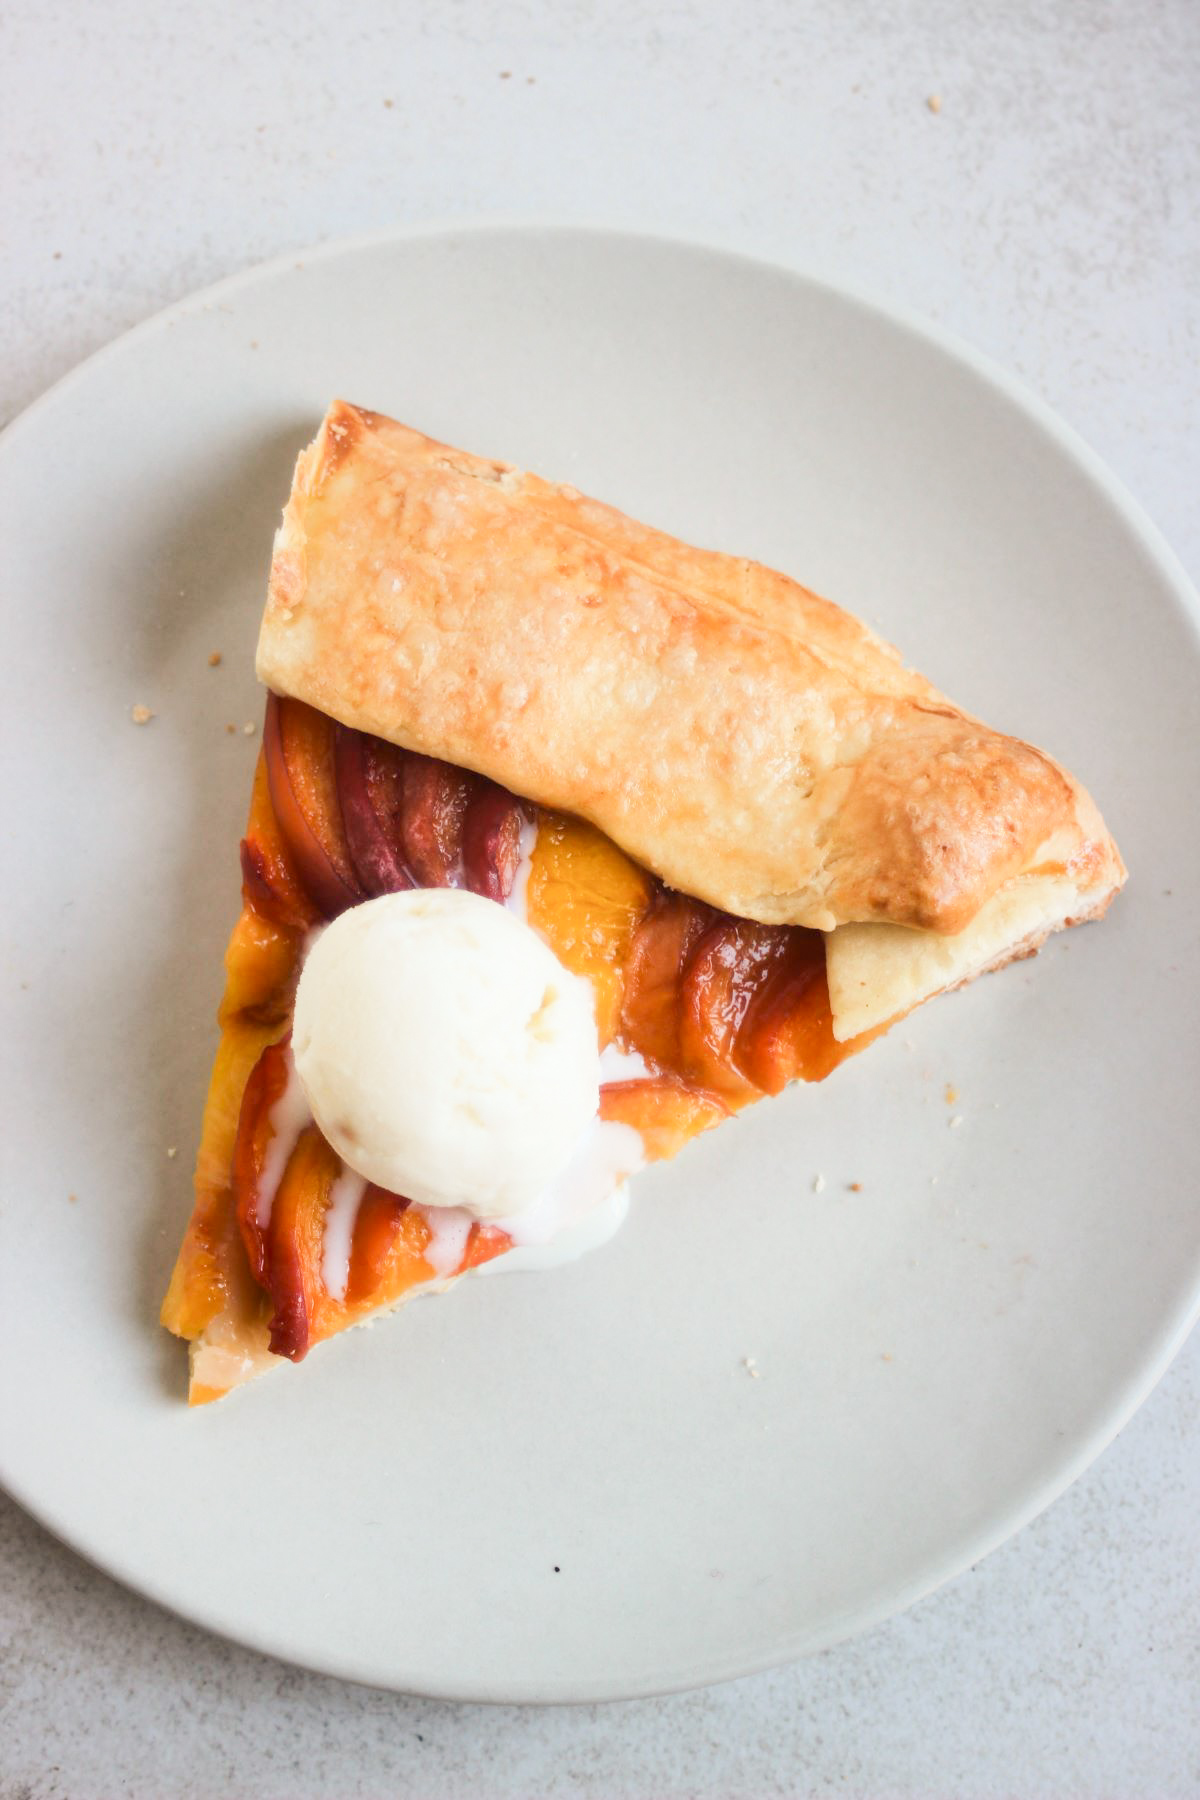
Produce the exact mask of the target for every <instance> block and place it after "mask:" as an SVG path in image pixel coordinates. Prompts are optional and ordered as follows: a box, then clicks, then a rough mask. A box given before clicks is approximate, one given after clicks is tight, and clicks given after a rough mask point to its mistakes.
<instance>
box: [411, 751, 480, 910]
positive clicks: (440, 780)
mask: <svg viewBox="0 0 1200 1800" xmlns="http://www.w3.org/2000/svg"><path fill="white" fill-rule="evenodd" d="M474 785H475V777H474V776H472V775H468V774H467V772H466V771H465V770H464V769H456V768H454V767H453V766H452V765H451V764H450V763H444V762H439V761H438V760H437V758H436V757H433V756H417V755H415V754H414V755H411V756H410V757H409V758H408V761H407V763H406V764H405V768H404V851H405V855H406V857H407V860H408V866H409V868H410V869H411V870H412V872H413V876H414V879H415V880H416V884H417V886H418V887H461V886H462V885H463V821H464V819H465V818H466V812H467V803H468V801H469V800H470V798H471V794H472V790H473V788H474Z"/></svg>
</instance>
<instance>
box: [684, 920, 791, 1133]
mask: <svg viewBox="0 0 1200 1800" xmlns="http://www.w3.org/2000/svg"><path fill="white" fill-rule="evenodd" d="M787 950H788V932H787V928H786V927H783V926H778V925H756V924H754V923H753V922H752V921H751V920H749V919H725V920H722V921H721V922H719V923H718V924H715V925H713V926H711V927H710V929H709V930H708V931H707V932H705V934H704V936H703V937H702V938H701V940H700V942H699V943H698V944H697V945H696V947H695V949H694V950H693V951H692V954H691V957H690V960H689V962H688V967H687V973H686V975H685V976H684V979H683V985H682V988H681V990H680V1000H681V1009H680V1024H679V1064H678V1067H679V1069H680V1071H681V1073H682V1074H684V1075H686V1076H687V1078H688V1079H689V1080H690V1081H695V1082H697V1083H698V1084H699V1086H701V1087H709V1088H714V1089H715V1090H716V1091H717V1092H718V1093H720V1094H724V1095H725V1096H726V1098H727V1099H728V1100H730V1101H731V1103H735V1104H736V1103H741V1104H743V1105H744V1104H745V1102H746V1101H747V1100H749V1099H752V1098H754V1097H755V1094H756V1092H757V1088H756V1084H755V1083H754V1082H753V1081H752V1080H751V1079H749V1078H748V1076H747V1074H746V1073H745V1072H744V1071H743V1070H742V1068H741V1067H740V1066H739V1063H738V1060H737V1057H736V1047H737V1043H738V1033H739V1031H740V1030H741V1027H742V1022H743V1020H744V1019H745V1017H746V1014H747V1012H748V1011H749V1010H750V1007H751V1005H752V1004H753V1001H754V998H755V996H756V994H758V993H759V992H760V991H761V990H762V989H763V988H764V987H765V986H766V985H767V983H768V982H769V980H770V979H771V975H772V973H773V972H774V970H775V969H776V968H777V967H779V965H780V964H781V963H782V962H783V960H784V959H785V957H786V956H787Z"/></svg>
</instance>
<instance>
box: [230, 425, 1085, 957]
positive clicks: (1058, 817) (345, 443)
mask: <svg viewBox="0 0 1200 1800" xmlns="http://www.w3.org/2000/svg"><path fill="white" fill-rule="evenodd" d="M258 671H259V675H260V676H261V678H262V679H263V680H264V681H265V682H266V683H268V685H270V686H271V687H273V688H276V689H277V690H279V691H280V692H283V693H288V694H293V695H295V696H297V697H298V698H300V699H303V700H307V701H309V702H310V703H311V704H313V705H315V706H318V707H320V708H321V709H322V710H323V711H324V712H327V713H329V714H331V715H333V716H334V717H335V718H338V719H341V720H343V721H344V722H345V723H346V724H349V725H354V726H358V727H360V728H361V729H363V730H366V731H371V732H374V733H376V734H377V735H379V736H381V737H385V738H389V739H391V740H392V741H394V742H396V743H398V744H401V745H404V746H405V747H407V748H410V749H414V750H420V751H424V752H425V753H426V754H428V755H432V756H440V757H444V758H446V759H447V760H448V761H451V762H455V763H459V764H462V765H464V766H465V767H468V768H474V769H478V770H480V771H481V772H482V773H484V774H486V775H490V776H491V777H493V779H495V780H496V781H499V782H501V783H502V784H503V785H505V786H507V787H510V788H512V789H514V790H515V791H517V792H519V793H521V794H523V795H525V796H527V797H528V798H530V799H533V800H536V801H539V802H541V803H542V804H543V805H546V806H551V807H556V808H559V809H561V810H563V811H567V812H574V813H578V814H581V815H582V816H583V817H584V818H587V819H590V820H591V821H592V822H593V823H594V824H596V825H597V826H599V827H600V829H601V830H603V831H605V832H606V833H607V834H608V835H609V836H610V837H611V838H613V839H614V840H615V842H616V843H618V844H619V845H620V846H621V848H622V849H624V850H625V851H627V852H628V854H629V855H631V856H633V857H634V858H636V859H637V860H638V861H639V862H641V863H643V864H644V865H645V866H646V867H648V868H650V869H652V870H654V872H655V873H656V874H658V875H659V876H661V877H662V879H663V880H664V881H666V882H668V883H669V884H670V885H671V886H673V887H677V888H680V889H683V890H684V891H686V892H688V893H691V894H695V895H698V896H699V897H701V898H702V899H705V900H709V901H711V902H712V903H713V904H715V905H717V906H721V907H723V908H725V909H726V910H728V911H730V912H733V913H737V914H740V915H742V916H744V917H748V918H753V919H761V920H764V921H767V922H772V923H791V924H799V925H810V926H816V927H818V928H820V929H822V930H832V929H833V928H834V927H835V926H837V925H839V924H844V923H847V922H850V921H869V920H886V921H890V922H892V923H895V924H901V925H909V926H917V927H921V928H924V929H927V930H932V931H937V932H941V933H952V932H957V931H959V930H961V929H962V928H963V927H964V926H965V925H967V924H968V923H969V921H970V920H971V919H972V918H973V917H974V916H975V914H976V913H977V912H978V910H979V908H980V907H981V906H982V905H983V904H984V903H985V902H986V901H987V899H988V898H989V897H990V896H991V895H992V894H993V893H994V892H995V891H996V890H997V889H998V888H999V887H1000V886H1001V884H1002V883H1004V882H1005V881H1007V880H1009V879H1010V878H1011V877H1012V876H1013V875H1015V874H1016V873H1018V872H1019V871H1021V870H1024V869H1027V868H1029V867H1030V865H1031V864H1032V863H1033V862H1034V861H1035V860H1037V858H1038V857H1039V854H1040V853H1042V852H1043V850H1044V847H1045V846H1046V845H1048V844H1060V845H1061V846H1063V847H1064V848H1065V851H1066V853H1067V854H1070V855H1071V856H1072V857H1079V856H1081V855H1084V854H1085V852H1090V853H1091V854H1092V855H1093V861H1094V864H1095V872H1096V877H1097V881H1098V882H1101V883H1103V882H1107V884H1108V886H1109V887H1110V888H1111V887H1112V886H1113V885H1114V884H1115V883H1116V882H1117V881H1119V879H1120V859H1119V857H1118V856H1117V853H1116V849H1115V846H1113V844H1112V841H1111V839H1110V838H1109V836H1108V833H1107V832H1106V831H1105V830H1104V826H1103V823H1102V821H1100V819H1099V815H1098V814H1097V813H1096V812H1095V808H1094V807H1093V806H1092V804H1091V802H1090V800H1089V799H1088V797H1087V795H1086V794H1085V793H1084V791H1083V790H1082V789H1081V788H1080V787H1079V785H1078V784H1077V783H1076V782H1075V781H1074V780H1073V779H1072V777H1071V776H1069V775H1068V774H1066V773H1065V771H1063V770H1062V769H1060V768H1059V767H1058V765H1057V764H1055V763H1054V762H1053V761H1052V760H1051V759H1050V758H1049V757H1048V756H1046V755H1044V754H1043V753H1042V752H1041V751H1040V750H1035V749H1033V748H1032V747H1031V746H1030V745H1028V744H1023V743H1021V742H1020V741H1019V740H1017V739H1015V738H1010V737H1005V736H1002V735H1001V734H999V733H997V732H994V731H991V730H990V729H989V728H988V727H987V726H985V725H982V724H980V723H979V722H978V721H977V720H975V719H972V718H970V717H969V716H968V715H967V714H965V713H963V712H961V711H960V710H959V709H958V708H957V707H955V706H953V705H951V703H950V702H949V701H947V700H946V699H945V698H944V696H943V695H941V694H939V693H938V692H937V690H936V689H935V688H933V687H932V686H931V685H930V684H929V683H928V682H927V681H926V680H925V679H924V678H923V677H922V676H920V675H918V674H916V673H914V672H913V671H911V670H908V669H906V668H905V667H904V666H903V664H902V663H901V661H900V659H899V657H898V656H897V654H896V652H895V651H893V650H892V649H891V648H890V647H889V646H887V645H885V644H883V643H882V642H881V641H880V640H879V639H878V638H877V637H875V636H874V634H873V633H872V632H870V631H869V630H868V629H867V628H866V627H865V626H864V625H862V624H860V623H859V622H858V620H856V619H854V618H852V617H851V616H850V615H849V614H848V613H845V612H843V611H842V610H841V609H840V608H839V607H837V606H834V605H833V604H832V603H831V602H830V601H828V600H823V599H821V598H820V597H819V596H818V595H816V594H812V593H809V592H808V590H807V589H805V588H802V587H800V586H799V585H798V584H797V583H796V582H794V581H791V580H789V579H788V578H787V577H786V576H784V575H780V574H777V573H775V572H774V571H772V570H770V569H765V568H762V567H761V566H760V565H758V564H755V563H752V562H747V561H745V560H743V559H740V558H736V557H732V556H725V555H721V554H719V553H717V552H713V551H707V550H698V549H694V548H692V547H691V546H689V545H686V544H682V543H679V542H678V541H677V540H675V539H673V538H669V537H667V536H665V535H664V534H663V533H661V532H657V531H653V530H651V529H650V528H649V527H647V526H644V525H639V524H638V523H637V522H636V521H634V520H632V519H629V518H627V517H626V516H625V515H624V514H622V513H619V512H617V511H615V510H614V509H613V508H611V507H608V506H604V505H601V504H600V503H598V502H596V501H593V500H588V499H586V498H585V497H583V496H582V495H580V494H579V493H577V492H576V490H575V489H573V488H570V487H556V486H554V485H552V484H550V483H548V482H545V481H542V480H540V479H539V478H538V477H537V476H535V475H529V474H525V473H523V472H522V471H520V470H517V469H514V468H512V467H510V465H508V464H506V463H501V462H494V461H489V460H488V459H486V458H482V457H477V456H472V455H469V454H467V453H466V452H464V451H459V450H454V449H450V448H448V447H447V446H446V445H443V444H439V443H437V442H435V441H434V440H432V439H430V438H427V437H424V436H422V434H421V433H420V432H417V431H414V430H411V429H410V428H408V427H407V426H404V425H400V424H397V423H395V422H394V421H392V420H390V419H386V418H383V417H382V416H381V415H379V414H376V413H370V412H366V411H363V410H361V409H359V408H356V407H352V406H349V405H347V404H346V403H345V402H342V401H337V402H335V403H334V405H333V406H332V407H331V408H330V410H329V413H328V415H327V416H326V419H325V422H324V424H323V426H322V428H321V431H320V432H319V434H318V436H317V438H316V440H315V441H314V443H313V444H312V445H311V446H310V447H309V448H308V449H307V450H306V451H305V452H304V453H303V454H302V456H301V458H300V461H299V463H298V465H297V469H296V479H295V483H294V485H293V490H292V495H291V498H290V500H289V502H288V506H287V510H286V512H285V515H284V521H283V525H282V527H281V529H280V532H279V536H278V538H277V541H276V550H275V558H274V563H273V567H272V572H271V581H270V589H269V594H268V600H267V608H266V614H265V617H264V620H263V627H262V635H261V637H260V640H259V651H258ZM1085 860H1086V858H1085Z"/></svg>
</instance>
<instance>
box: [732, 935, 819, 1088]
mask: <svg viewBox="0 0 1200 1800" xmlns="http://www.w3.org/2000/svg"><path fill="white" fill-rule="evenodd" d="M845 1054H846V1047H845V1046H843V1045H841V1044H839V1043H838V1041H837V1039H836V1038H835V1037H834V1035H833V1016H832V1014H831V1012H830V1007H829V989H828V987H827V985H826V982H825V939H824V938H823V937H822V935H821V933H820V932H819V931H803V930H801V929H799V928H798V927H797V928H794V929H791V930H787V931H786V932H785V933H784V948H783V955H782V956H781V957H780V958H779V959H778V960H777V961H776V962H775V964H774V966H773V967H772V968H771V970H770V972H769V975H768V979H767V980H766V982H765V983H764V984H763V986H762V987H761V988H760V989H759V990H758V992H757V993H756V994H755V995H754V997H753V999H752V1001H751V1003H750V1006H749V1007H748V1008H747V1010H746V1014H745V1017H744V1019H743V1021H742V1024H741V1028H740V1031H739V1034H738V1043H737V1060H738V1063H739V1065H740V1066H741V1067H742V1068H743V1069H744V1070H745V1072H746V1074H747V1075H748V1076H749V1077H750V1079H751V1080H752V1081H754V1082H755V1083H756V1084H757V1085H758V1086H759V1087H760V1088H762V1089H763V1091H764V1093H767V1094H778V1093H779V1092H780V1090H781V1089H782V1088H784V1087H786V1086H787V1084H788V1082H789V1081H822V1080H824V1078H825V1076H826V1075H828V1074H829V1072H830V1071H831V1070H832V1069H835V1068H836V1067H837V1065H838V1063H839V1062H840V1061H841V1060H842V1057H843V1056H844V1055H845Z"/></svg>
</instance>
